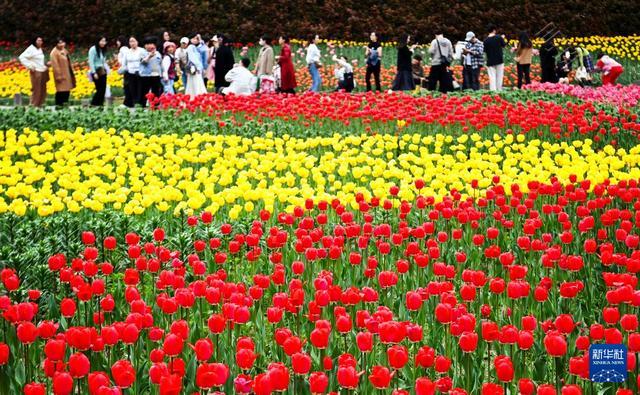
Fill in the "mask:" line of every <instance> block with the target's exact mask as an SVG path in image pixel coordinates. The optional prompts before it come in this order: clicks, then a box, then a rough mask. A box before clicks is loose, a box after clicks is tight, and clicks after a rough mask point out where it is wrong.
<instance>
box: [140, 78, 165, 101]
mask: <svg viewBox="0 0 640 395" xmlns="http://www.w3.org/2000/svg"><path fill="white" fill-rule="evenodd" d="M140 86H141V90H140V101H139V103H140V105H141V106H142V107H145V106H146V105H147V93H149V91H151V93H153V95H154V96H155V97H160V95H162V82H160V77H140Z"/></svg>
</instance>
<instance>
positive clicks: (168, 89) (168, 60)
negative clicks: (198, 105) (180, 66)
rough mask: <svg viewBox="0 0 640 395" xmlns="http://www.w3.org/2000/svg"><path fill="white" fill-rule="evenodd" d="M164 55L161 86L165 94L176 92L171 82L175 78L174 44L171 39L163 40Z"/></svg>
mask: <svg viewBox="0 0 640 395" xmlns="http://www.w3.org/2000/svg"><path fill="white" fill-rule="evenodd" d="M163 49H164V50H163V52H164V56H163V57H162V87H163V92H164V93H165V94H167V93H168V94H174V93H176V91H175V89H174V88H173V83H174V82H175V80H176V59H175V56H174V54H175V51H176V44H174V43H172V42H171V41H165V42H164V48H163Z"/></svg>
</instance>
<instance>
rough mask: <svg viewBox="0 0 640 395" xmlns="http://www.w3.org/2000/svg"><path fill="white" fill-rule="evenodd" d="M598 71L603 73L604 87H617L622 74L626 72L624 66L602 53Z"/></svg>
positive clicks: (597, 65)
mask: <svg viewBox="0 0 640 395" xmlns="http://www.w3.org/2000/svg"><path fill="white" fill-rule="evenodd" d="M595 69H596V71H600V72H602V85H615V83H616V80H617V79H618V77H620V74H622V73H623V72H624V68H623V67H622V65H621V64H620V63H618V62H616V61H615V60H613V59H612V58H611V57H609V55H605V54H603V53H602V52H601V53H599V54H598V61H597V62H596V68H595Z"/></svg>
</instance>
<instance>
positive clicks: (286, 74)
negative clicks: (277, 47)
mask: <svg viewBox="0 0 640 395" xmlns="http://www.w3.org/2000/svg"><path fill="white" fill-rule="evenodd" d="M278 64H279V65H280V89H282V90H283V91H286V90H291V89H295V88H296V87H297V86H298V84H297V83H296V70H295V69H294V68H293V60H291V47H290V46H289V44H284V45H283V46H282V50H281V51H280V58H279V59H278Z"/></svg>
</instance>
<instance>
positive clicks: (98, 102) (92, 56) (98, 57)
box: [89, 36, 107, 106]
mask: <svg viewBox="0 0 640 395" xmlns="http://www.w3.org/2000/svg"><path fill="white" fill-rule="evenodd" d="M106 59H107V38H106V37H105V36H101V37H100V38H99V39H98V41H96V43H95V44H94V45H93V46H92V47H91V48H89V72H90V73H91V78H92V79H93V83H94V84H95V86H96V92H95V93H94V94H93V97H92V98H91V105H92V106H102V105H103V104H104V96H105V93H106V91H107V62H106Z"/></svg>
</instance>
